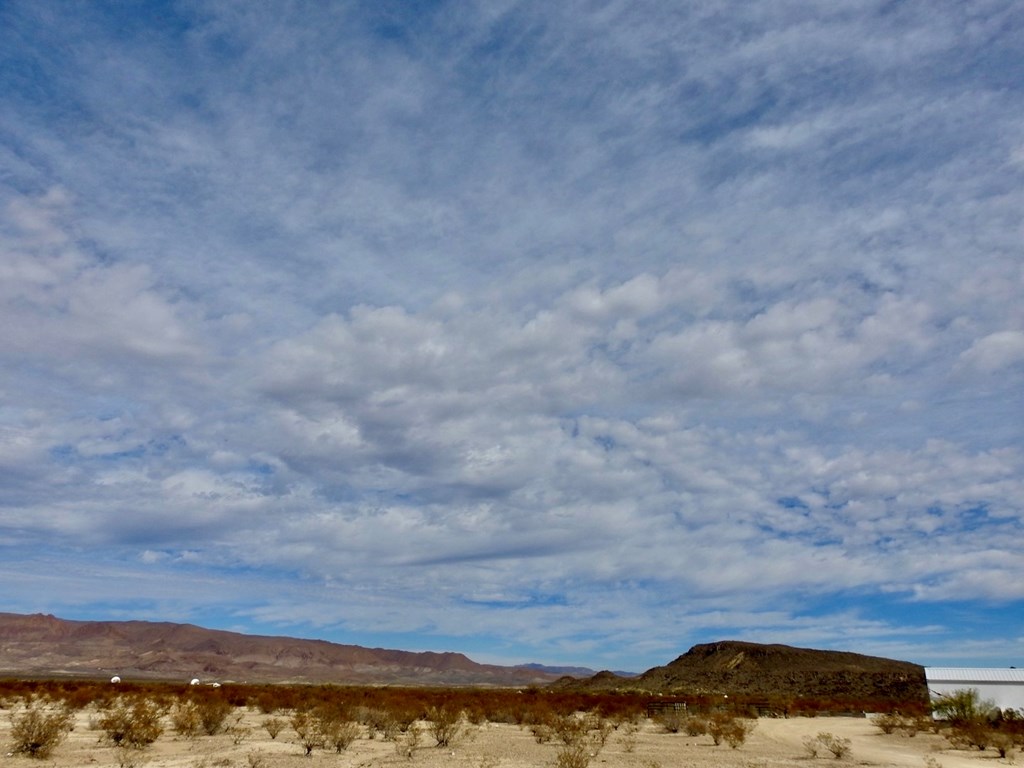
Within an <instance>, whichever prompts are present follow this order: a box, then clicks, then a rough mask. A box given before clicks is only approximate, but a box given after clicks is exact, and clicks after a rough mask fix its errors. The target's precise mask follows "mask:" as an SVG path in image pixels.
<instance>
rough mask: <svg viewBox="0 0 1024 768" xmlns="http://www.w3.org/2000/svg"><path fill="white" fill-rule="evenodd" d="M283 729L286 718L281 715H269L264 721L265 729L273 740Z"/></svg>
mask: <svg viewBox="0 0 1024 768" xmlns="http://www.w3.org/2000/svg"><path fill="white" fill-rule="evenodd" d="M283 729H284V720H282V719H281V718H279V717H268V718H267V719H266V720H264V721H263V730H265V731H266V732H267V735H268V736H270V738H271V740H273V739H276V738H277V734H279V733H280V732H281V731H282V730H283Z"/></svg>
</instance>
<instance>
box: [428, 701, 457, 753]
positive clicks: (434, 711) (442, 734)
mask: <svg viewBox="0 0 1024 768" xmlns="http://www.w3.org/2000/svg"><path fill="white" fill-rule="evenodd" d="M427 719H428V720H430V726H429V730H430V735H431V736H433V737H434V740H435V741H436V742H437V745H436V746H438V747H448V746H451V745H452V744H453V743H454V742H455V740H456V739H457V738H458V737H459V734H460V733H462V730H463V723H462V710H457V709H455V708H454V707H448V706H443V705H442V706H440V707H431V708H430V710H429V711H428V713H427Z"/></svg>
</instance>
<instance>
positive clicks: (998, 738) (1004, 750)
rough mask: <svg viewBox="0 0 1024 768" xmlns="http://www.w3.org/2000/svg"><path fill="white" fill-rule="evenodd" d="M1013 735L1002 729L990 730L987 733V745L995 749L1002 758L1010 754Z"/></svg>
mask: <svg viewBox="0 0 1024 768" xmlns="http://www.w3.org/2000/svg"><path fill="white" fill-rule="evenodd" d="M1013 744H1014V740H1013V736H1011V735H1010V734H1008V733H1003V732H1002V731H992V733H991V734H990V735H989V745H990V746H991V747H992V748H993V749H995V751H996V752H997V753H999V756H1000V757H1001V758H1003V759H1006V757H1007V756H1008V755H1009V754H1010V752H1011V750H1012V749H1013Z"/></svg>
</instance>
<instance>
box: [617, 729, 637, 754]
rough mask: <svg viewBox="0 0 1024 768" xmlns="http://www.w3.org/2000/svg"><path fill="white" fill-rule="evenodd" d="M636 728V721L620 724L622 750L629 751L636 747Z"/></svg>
mask: <svg viewBox="0 0 1024 768" xmlns="http://www.w3.org/2000/svg"><path fill="white" fill-rule="evenodd" d="M638 730H639V729H638V728H637V725H636V723H625V724H624V725H623V726H622V728H621V731H622V749H623V751H625V752H630V753H631V752H633V751H634V750H635V749H636V734H637V731H638Z"/></svg>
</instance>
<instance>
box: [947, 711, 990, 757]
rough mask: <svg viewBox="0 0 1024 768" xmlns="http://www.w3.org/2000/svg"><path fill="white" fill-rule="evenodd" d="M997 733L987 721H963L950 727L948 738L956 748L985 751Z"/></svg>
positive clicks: (980, 719)
mask: <svg viewBox="0 0 1024 768" xmlns="http://www.w3.org/2000/svg"><path fill="white" fill-rule="evenodd" d="M994 735H995V731H994V730H993V729H992V726H991V725H990V724H989V722H988V721H987V720H985V719H982V718H978V719H973V720H961V721H959V722H956V723H953V724H951V725H950V726H949V730H948V731H947V732H946V738H947V739H948V740H949V743H950V744H952V745H953V746H954V747H958V748H963V749H971V748H974V749H979V750H984V749H985V748H986V747H987V746H988V745H989V744H991V743H992V737H993V736H994Z"/></svg>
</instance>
